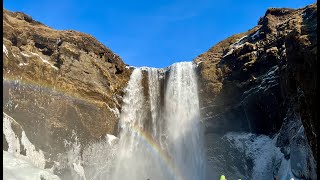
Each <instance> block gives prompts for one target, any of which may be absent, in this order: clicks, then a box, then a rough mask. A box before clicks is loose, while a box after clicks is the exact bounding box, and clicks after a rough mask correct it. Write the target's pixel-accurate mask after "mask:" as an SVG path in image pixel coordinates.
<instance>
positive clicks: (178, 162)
mask: <svg viewBox="0 0 320 180" xmlns="http://www.w3.org/2000/svg"><path fill="white" fill-rule="evenodd" d="M145 70H147V73H148V84H149V86H148V94H149V95H148V96H147V97H146V93H145V91H144V89H143V88H144V86H143V85H142V82H143V71H145ZM168 71H169V77H167V78H168V79H163V78H166V77H164V74H165V70H164V69H155V68H145V69H144V70H143V69H141V68H137V69H135V70H134V71H133V73H132V75H131V78H130V81H129V83H128V86H127V88H126V95H125V97H124V99H123V100H124V104H123V107H122V113H121V116H120V128H121V132H120V141H119V146H118V153H117V159H116V164H115V170H114V173H113V175H112V179H113V180H118V179H133V180H135V179H137V180H140V179H152V180H157V179H159V180H162V179H168V180H171V179H172V180H175V179H185V180H195V179H197V180H202V179H205V162H206V160H205V159H206V158H205V153H204V142H203V139H204V138H203V130H202V127H201V122H200V113H199V101H198V94H197V93H198V92H197V81H196V75H195V72H194V69H193V66H192V63H191V62H190V63H189V62H182V63H176V64H174V65H172V66H171V67H170V68H169V69H168ZM160 82H164V83H165V85H163V84H162V83H160ZM161 85H163V86H161ZM164 87H166V89H165V90H164V91H161V89H163V88H164Z"/></svg>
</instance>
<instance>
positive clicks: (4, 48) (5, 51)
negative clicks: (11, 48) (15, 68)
mask: <svg viewBox="0 0 320 180" xmlns="http://www.w3.org/2000/svg"><path fill="white" fill-rule="evenodd" d="M3 52H4V53H5V54H6V56H7V57H9V56H8V50H7V48H6V46H5V45H4V44H3Z"/></svg>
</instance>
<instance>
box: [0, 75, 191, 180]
mask: <svg viewBox="0 0 320 180" xmlns="http://www.w3.org/2000/svg"><path fill="white" fill-rule="evenodd" d="M3 83H9V84H11V83H17V84H19V85H28V86H29V87H32V88H44V89H42V90H45V91H46V90H53V91H55V92H56V93H57V94H63V95H65V96H67V97H69V98H77V99H80V100H84V101H88V100H86V99H83V98H81V97H77V96H75V95H73V94H70V93H68V92H65V91H63V90H62V89H59V88H55V87H54V86H52V85H49V84H44V83H41V84H38V83H35V82H32V81H28V80H25V79H15V78H3ZM130 131H131V132H132V133H134V134H135V135H137V137H138V138H139V140H141V142H143V144H144V145H145V147H146V148H147V149H148V150H149V151H150V152H151V153H152V154H153V155H154V156H155V157H160V158H159V159H160V160H161V161H162V162H161V163H163V164H164V165H165V167H166V168H167V170H168V171H169V172H170V174H171V175H172V177H173V178H174V179H176V180H184V179H186V178H185V177H184V176H183V175H182V173H181V172H180V171H179V169H178V168H177V167H176V165H175V163H174V162H173V160H172V158H171V156H170V155H169V154H168V153H167V151H164V150H163V149H162V148H161V146H160V145H159V144H158V143H157V142H156V141H155V140H154V139H153V137H152V136H151V135H150V134H149V133H148V132H146V131H145V130H143V129H142V128H140V127H139V126H137V125H134V126H133V127H132V128H131V129H130Z"/></svg>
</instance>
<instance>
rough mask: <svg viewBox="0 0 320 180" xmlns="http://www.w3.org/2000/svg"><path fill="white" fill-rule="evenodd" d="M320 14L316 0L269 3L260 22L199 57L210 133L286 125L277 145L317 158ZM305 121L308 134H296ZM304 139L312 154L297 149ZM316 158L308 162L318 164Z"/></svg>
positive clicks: (266, 130) (258, 130)
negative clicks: (296, 5)
mask: <svg viewBox="0 0 320 180" xmlns="http://www.w3.org/2000/svg"><path fill="white" fill-rule="evenodd" d="M316 14H317V5H316V4H312V5H309V6H307V7H305V8H301V9H287V8H279V9H278V8H271V9H268V10H267V12H266V14H265V15H264V17H262V18H260V20H259V22H258V25H257V26H256V27H254V28H252V29H251V30H249V31H247V32H245V33H241V34H236V35H234V36H231V37H229V38H227V39H226V40H223V41H221V42H219V43H218V44H217V45H215V46H213V47H212V48H210V49H209V50H208V51H207V52H205V53H203V54H201V55H200V56H198V57H197V58H195V59H194V62H195V63H197V64H198V71H199V75H200V77H199V82H200V94H201V96H200V97H201V98H202V100H201V102H202V114H203V118H204V120H205V122H206V130H207V132H206V133H207V135H210V134H212V133H215V134H216V133H221V134H223V133H226V132H228V131H238V132H253V133H257V134H265V135H269V136H273V135H275V134H277V133H279V130H280V128H281V131H280V133H279V138H278V142H277V145H278V146H279V147H281V151H282V152H283V153H284V154H285V155H286V157H287V158H289V156H290V149H291V159H295V158H297V159H299V160H300V162H302V157H303V158H305V159H304V160H305V161H309V160H310V159H312V157H311V156H312V155H313V157H314V158H316V152H317V146H316V144H317V143H316V137H317V133H316V127H318V126H317V119H316V114H315V113H316V109H315V107H316V103H315V96H316V95H315V94H316V62H317V56H316V55H317V41H316V40H317V35H316V26H317V17H316ZM292 114H294V115H295V116H297V117H295V118H293V117H292V116H293V115H292ZM296 119H299V120H296ZM300 121H301V122H300ZM292 122H294V123H292ZM288 123H289V124H291V126H290V125H288ZM301 123H302V125H303V127H304V132H302V134H304V133H305V134H306V138H305V139H303V138H301V137H302V135H301V136H300V135H295V134H292V132H296V133H297V132H298V129H299V128H301ZM293 124H294V125H293ZM289 126H290V127H289ZM284 129H287V130H284ZM288 129H289V130H288ZM289 131H290V132H291V133H288V132H289ZM289 134H291V135H289ZM297 134H299V133H297ZM300 134H301V132H300ZM304 137H305V136H304ZM283 139H286V141H284V140H283ZM298 139H299V140H300V142H303V143H300V144H299V143H297V142H298V141H299V140H298ZM301 139H303V140H301ZM306 139H307V140H306ZM307 142H309V143H307ZM301 144H304V145H305V147H308V145H306V144H310V146H311V149H312V153H310V154H309V155H308V157H305V156H304V155H302V154H301V152H300V154H299V153H297V151H296V149H299V148H301V147H302V146H304V145H301ZM300 150H301V149H300ZM300 150H298V151H300ZM306 159H307V160H306ZM297 162H298V161H295V163H297ZM303 162H304V161H303ZM310 164H312V163H310V162H308V163H305V164H304V165H306V167H307V166H308V168H309V169H312V168H310V166H312V165H310ZM291 166H292V168H293V170H292V171H293V172H294V173H295V175H296V176H297V177H299V178H306V179H309V178H311V179H313V178H314V177H313V176H311V175H310V174H308V173H306V172H303V173H302V171H303V170H301V167H300V169H299V168H297V167H296V164H294V163H293V162H292V161H291ZM297 169H299V170H301V171H300V173H297V172H298V170H297Z"/></svg>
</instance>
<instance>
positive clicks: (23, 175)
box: [3, 151, 60, 180]
mask: <svg viewBox="0 0 320 180" xmlns="http://www.w3.org/2000/svg"><path fill="white" fill-rule="evenodd" d="M3 179H6V180H29V179H30V180H43V179H45V180H60V178H59V177H58V176H57V175H54V174H52V173H51V172H50V171H48V170H45V169H40V168H37V167H35V166H33V165H32V164H30V163H29V162H28V161H25V160H23V159H20V158H17V157H15V156H14V155H12V154H10V153H8V152H7V151H3Z"/></svg>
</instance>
